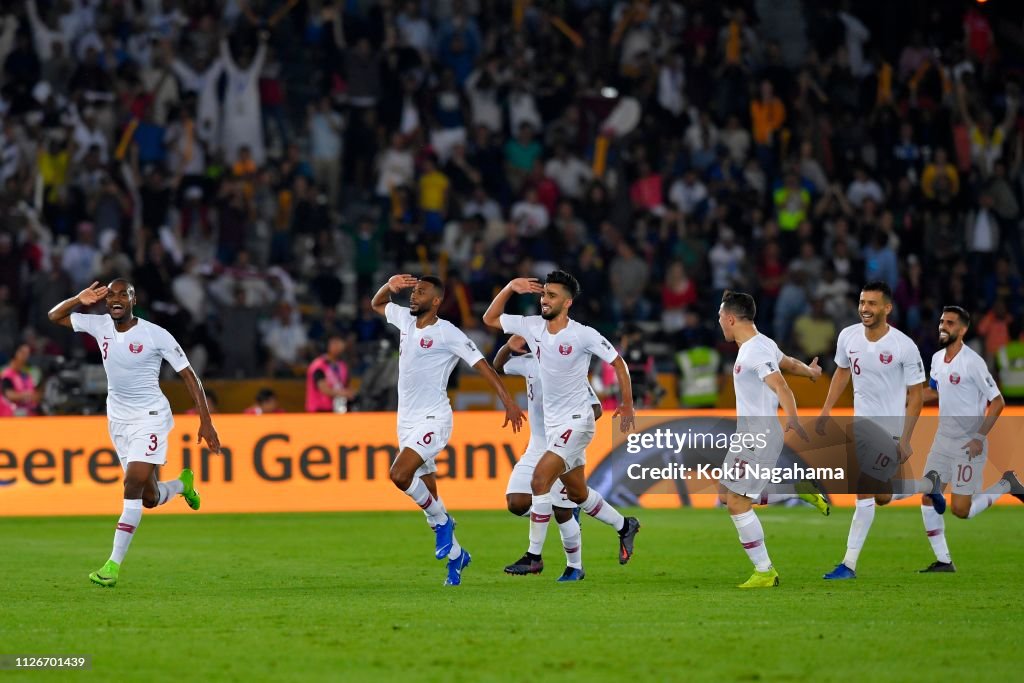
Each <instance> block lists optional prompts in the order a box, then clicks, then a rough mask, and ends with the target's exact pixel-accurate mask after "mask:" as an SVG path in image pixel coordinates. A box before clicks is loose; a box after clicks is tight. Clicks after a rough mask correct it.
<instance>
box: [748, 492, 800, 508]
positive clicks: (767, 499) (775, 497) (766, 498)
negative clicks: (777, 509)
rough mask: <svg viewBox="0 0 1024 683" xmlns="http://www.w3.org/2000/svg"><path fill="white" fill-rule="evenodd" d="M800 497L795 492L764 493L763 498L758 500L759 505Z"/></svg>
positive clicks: (783, 501)
mask: <svg viewBox="0 0 1024 683" xmlns="http://www.w3.org/2000/svg"><path fill="white" fill-rule="evenodd" d="M794 498H799V496H798V495H796V494H795V493H762V494H761V500H759V501H758V502H757V504H758V505H775V504H776V503H785V502H786V501H787V500H793V499H794Z"/></svg>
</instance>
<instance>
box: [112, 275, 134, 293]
mask: <svg viewBox="0 0 1024 683" xmlns="http://www.w3.org/2000/svg"><path fill="white" fill-rule="evenodd" d="M115 282H123V283H124V286H125V288H126V289H127V290H128V291H129V292H132V293H134V292H135V285H133V284H132V283H131V280H129V279H128V278H126V277H115V278H114V279H113V280H111V281H110V282H108V283H107V287H110V286H111V285H113V284H114V283H115Z"/></svg>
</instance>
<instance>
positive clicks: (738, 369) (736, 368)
mask: <svg viewBox="0 0 1024 683" xmlns="http://www.w3.org/2000/svg"><path fill="white" fill-rule="evenodd" d="M732 371H733V372H735V373H736V374H737V375H738V374H740V373H741V372H743V366H742V365H740V364H739V363H737V364H736V365H735V366H733V369H732Z"/></svg>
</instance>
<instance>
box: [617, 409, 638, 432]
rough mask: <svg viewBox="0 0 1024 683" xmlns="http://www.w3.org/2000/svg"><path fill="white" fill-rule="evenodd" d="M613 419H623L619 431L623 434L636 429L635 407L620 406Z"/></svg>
mask: <svg viewBox="0 0 1024 683" xmlns="http://www.w3.org/2000/svg"><path fill="white" fill-rule="evenodd" d="M612 417H618V418H621V420H620V421H619V431H621V432H622V433H623V434H626V433H628V432H631V431H633V430H634V429H636V412H635V411H634V410H633V406H627V405H620V406H619V407H618V408H616V409H615V412H614V413H612Z"/></svg>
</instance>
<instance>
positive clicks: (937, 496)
mask: <svg viewBox="0 0 1024 683" xmlns="http://www.w3.org/2000/svg"><path fill="white" fill-rule="evenodd" d="M924 478H925V479H927V480H928V481H930V482H931V483H932V492H931V493H926V494H924V495H926V496H928V500H930V501H931V502H932V507H933V508H935V511H936V512H937V513H939V514H940V515H941V514H942V513H944V512H945V511H946V497H945V496H944V495H942V487H943V483H942V481H940V480H939V473H938V472H936V471H935V470H931V471H929V472H925V475H924Z"/></svg>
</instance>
